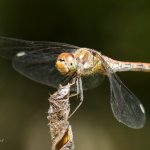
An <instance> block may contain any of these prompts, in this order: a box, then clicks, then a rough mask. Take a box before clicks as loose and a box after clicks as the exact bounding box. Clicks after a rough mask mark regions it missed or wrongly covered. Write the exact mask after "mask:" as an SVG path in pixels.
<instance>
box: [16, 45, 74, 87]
mask: <svg viewBox="0 0 150 150" xmlns="http://www.w3.org/2000/svg"><path fill="white" fill-rule="evenodd" d="M67 51H68V52H73V49H67ZM61 52H63V51H62V49H58V48H57V50H56V49H55V50H54V49H41V50H38V51H32V52H26V53H25V55H23V56H19V57H18V56H16V57H14V58H13V67H14V68H15V70H17V71H18V72H19V73H21V74H23V75H24V76H26V77H28V78H30V79H31V80H34V81H36V82H39V83H42V84H45V85H48V86H52V87H58V85H59V84H61V83H63V81H64V80H65V78H66V77H65V76H63V75H61V74H60V73H59V71H58V70H57V68H56V67H55V63H56V59H57V57H58V55H59V54H60V53H61Z"/></svg>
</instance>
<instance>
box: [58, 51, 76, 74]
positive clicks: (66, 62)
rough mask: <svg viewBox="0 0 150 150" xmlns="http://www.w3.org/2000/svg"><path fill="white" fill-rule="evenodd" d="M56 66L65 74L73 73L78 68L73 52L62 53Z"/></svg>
mask: <svg viewBox="0 0 150 150" xmlns="http://www.w3.org/2000/svg"><path fill="white" fill-rule="evenodd" d="M55 66H56V68H57V70H58V71H59V72H60V73H61V74H63V75H72V74H73V73H75V71H76V70H77V62H76V59H75V57H74V55H73V54H72V53H61V54H60V55H59V56H58V58H57V61H56V65H55Z"/></svg>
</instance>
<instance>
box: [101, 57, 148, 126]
mask: <svg viewBox="0 0 150 150" xmlns="http://www.w3.org/2000/svg"><path fill="white" fill-rule="evenodd" d="M101 59H102V63H103V66H104V67H105V70H106V73H107V76H108V78H109V81H110V90H111V108H112V112H113V114H114V116H115V118H116V119H117V120H118V121H119V122H121V123H123V124H125V125H127V126H128V127H130V128H134V129H139V128H142V127H143V126H144V124H145V120H146V117H145V110H144V107H143V105H142V103H141V102H140V101H139V99H138V98H137V97H136V96H135V95H134V94H133V93H132V92H131V91H130V90H129V89H128V88H127V87H126V86H125V85H124V84H123V83H122V81H121V80H120V79H119V77H118V76H117V75H116V74H115V73H114V72H113V70H112V69H111V68H110V67H109V65H108V64H107V62H106V61H105V60H104V59H103V57H102V56H101Z"/></svg>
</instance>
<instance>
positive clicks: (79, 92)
mask: <svg viewBox="0 0 150 150" xmlns="http://www.w3.org/2000/svg"><path fill="white" fill-rule="evenodd" d="M76 87H77V93H75V94H74V95H75V96H76V95H79V100H80V102H79V104H78V105H77V106H76V108H75V109H74V110H73V112H72V113H71V114H70V115H69V118H70V117H71V116H72V115H73V114H74V113H75V112H76V111H77V110H78V109H79V107H80V106H81V105H82V103H83V87H82V79H81V77H79V78H77V81H76Z"/></svg>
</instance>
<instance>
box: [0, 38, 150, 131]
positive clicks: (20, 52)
mask: <svg viewBox="0 0 150 150" xmlns="http://www.w3.org/2000/svg"><path fill="white" fill-rule="evenodd" d="M0 56H1V57H4V58H7V59H10V60H12V65H13V67H14V68H15V70H17V71H18V72H19V73H21V74H23V75H24V76H26V77H28V78H30V79H32V80H34V81H36V82H39V83H42V84H45V85H48V86H52V87H57V86H58V85H59V84H66V83H68V82H69V83H70V82H72V81H73V80H74V81H75V83H76V84H75V85H76V87H75V88H73V90H75V91H76V92H77V94H79V95H80V100H81V102H80V104H79V106H80V105H81V103H82V101H83V90H86V89H89V88H94V87H96V86H98V85H99V83H100V81H101V80H102V76H107V77H108V78H109V81H110V90H111V98H110V103H111V108H112V112H113V114H114V116H115V118H116V119H117V120H118V121H119V122H122V123H123V124H125V125H127V126H128V127H131V128H135V129H138V128H142V127H143V126H144V123H145V118H146V117H145V110H144V107H143V105H142V103H141V102H140V101H139V100H138V98H137V97H136V96H135V95H134V94H133V93H132V92H131V91H130V90H129V89H128V88H127V87H126V86H125V85H124V84H123V83H122V81H121V80H120V79H119V77H118V76H117V75H116V72H121V71H144V72H150V63H141V62H123V61H117V60H113V59H111V58H109V57H107V56H104V55H102V54H101V53H100V52H98V51H96V50H93V49H89V48H80V47H78V46H73V45H69V44H64V43H57V42H45V41H26V40H19V39H14V38H5V37H0ZM79 106H78V107H79Z"/></svg>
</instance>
